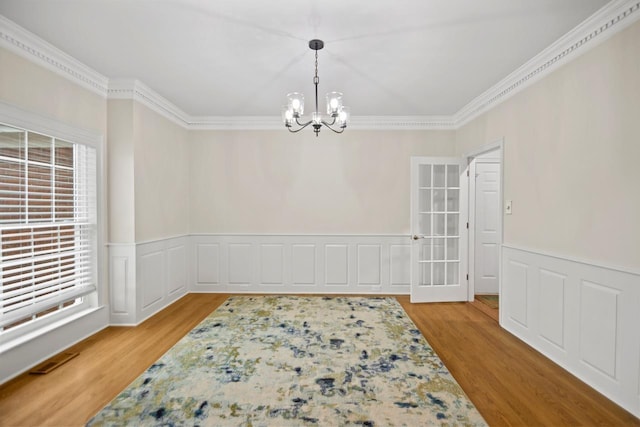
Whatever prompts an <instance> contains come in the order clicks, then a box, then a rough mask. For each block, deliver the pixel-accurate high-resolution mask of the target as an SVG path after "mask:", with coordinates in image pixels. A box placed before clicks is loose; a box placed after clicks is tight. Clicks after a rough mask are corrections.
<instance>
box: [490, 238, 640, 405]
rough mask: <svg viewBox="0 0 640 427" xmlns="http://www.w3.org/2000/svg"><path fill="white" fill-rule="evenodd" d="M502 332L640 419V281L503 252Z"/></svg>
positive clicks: (536, 254)
mask: <svg viewBox="0 0 640 427" xmlns="http://www.w3.org/2000/svg"><path fill="white" fill-rule="evenodd" d="M502 256H503V258H504V260H503V263H502V266H503V272H502V273H503V276H504V285H505V286H504V289H502V293H501V295H500V325H501V326H502V327H503V328H505V329H506V330H507V331H509V332H511V333H512V334H513V335H515V336H516V337H518V338H520V339H521V340H522V341H524V342H526V343H527V344H529V345H530V346H531V347H533V348H534V349H536V350H537V351H539V352H540V353H542V354H543V355H545V356H546V357H548V358H549V359H551V360H553V361H554V362H555V363H556V364H558V365H559V366H561V367H562V368H564V369H565V370H567V371H569V372H570V373H572V374H573V375H575V376H576V377H578V378H579V379H581V380H582V381H584V382H585V383H587V384H588V385H590V386H591V387H593V388H594V389H595V390H597V391H599V392H600V393H602V394H603V395H605V396H606V397H607V398H609V399H611V400H612V401H614V402H615V403H617V404H618V405H620V406H622V407H623V408H624V409H626V410H628V411H629V412H631V413H632V414H633V415H635V416H636V417H638V416H640V400H639V399H638V390H640V366H639V365H638V360H640V335H639V334H638V327H637V325H638V323H639V322H640V288H639V287H638V286H637V284H638V281H639V280H640V275H637V274H633V273H627V272H622V271H618V270H615V269H609V268H602V267H600V266H597V265H594V264H590V263H583V262H576V261H573V260H570V259H567V258H562V257H558V256H548V255H544V254H541V253H539V252H534V251H528V250H520V249H516V248H511V247H507V246H505V247H504V250H503V251H502Z"/></svg>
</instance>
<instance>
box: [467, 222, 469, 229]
mask: <svg viewBox="0 0 640 427" xmlns="http://www.w3.org/2000/svg"><path fill="white" fill-rule="evenodd" d="M468 229H469V223H468V222H467V230H468Z"/></svg>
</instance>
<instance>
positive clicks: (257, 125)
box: [187, 116, 455, 130]
mask: <svg viewBox="0 0 640 427" xmlns="http://www.w3.org/2000/svg"><path fill="white" fill-rule="evenodd" d="M187 128H188V129H189V130H283V129H284V125H283V124H282V120H281V119H280V117H279V116H251V117H220V116H216V117H192V118H191V119H190V121H189V123H188V125H187ZM349 129H353V130H446V129H455V124H454V123H453V121H452V118H451V117H450V116H353V117H351V121H350V123H349Z"/></svg>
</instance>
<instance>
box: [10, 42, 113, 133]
mask: <svg viewBox="0 0 640 427" xmlns="http://www.w3.org/2000/svg"><path fill="white" fill-rule="evenodd" d="M0 99H1V100H2V101H4V102H7V103H9V104H13V105H15V106H18V107H21V108H24V109H25V110H28V111H31V112H34V113H37V114H40V115H43V116H47V117H52V118H55V119H58V120H60V121H61V122H64V123H66V124H68V125H71V126H75V127H78V128H81V129H89V130H93V131H95V132H99V133H101V134H102V135H104V134H105V132H106V130H107V100H106V99H105V98H104V97H102V96H100V95H98V94H96V93H93V92H91V91H89V90H87V89H84V88H82V87H80V86H78V85H76V84H75V83H73V82H71V81H70V80H68V79H66V78H64V77H62V76H59V75H58V74H56V73H54V72H52V71H49V70H47V69H45V68H42V67H40V66H39V65H36V64H34V63H33V62H30V61H28V60H26V59H24V58H22V57H21V56H18V55H16V54H14V53H13V52H10V51H8V50H6V49H3V48H0Z"/></svg>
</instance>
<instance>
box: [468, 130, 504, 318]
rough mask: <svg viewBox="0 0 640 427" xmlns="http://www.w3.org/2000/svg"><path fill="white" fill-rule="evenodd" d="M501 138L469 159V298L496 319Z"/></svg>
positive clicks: (499, 251)
mask: <svg viewBox="0 0 640 427" xmlns="http://www.w3.org/2000/svg"><path fill="white" fill-rule="evenodd" d="M502 150H503V147H502V141H500V142H497V143H495V144H491V145H489V146H486V147H483V149H481V150H479V151H477V152H474V153H471V154H469V155H468V156H467V159H468V161H469V169H468V170H469V205H468V206H469V233H468V236H469V245H468V249H469V301H473V304H474V306H476V307H477V308H479V309H480V310H482V311H483V312H485V313H486V314H488V315H489V316H490V317H492V318H493V319H495V320H496V321H499V309H500V270H501V269H500V258H501V247H502V163H503V156H502Z"/></svg>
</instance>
